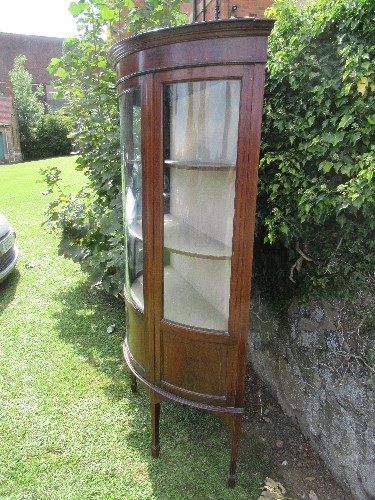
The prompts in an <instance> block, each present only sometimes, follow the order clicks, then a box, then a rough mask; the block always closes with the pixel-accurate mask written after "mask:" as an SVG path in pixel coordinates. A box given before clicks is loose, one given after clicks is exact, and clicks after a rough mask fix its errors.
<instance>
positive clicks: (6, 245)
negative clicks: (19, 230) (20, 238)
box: [0, 212, 18, 282]
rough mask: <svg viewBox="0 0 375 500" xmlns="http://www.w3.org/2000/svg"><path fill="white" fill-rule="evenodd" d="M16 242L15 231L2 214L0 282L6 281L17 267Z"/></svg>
mask: <svg viewBox="0 0 375 500" xmlns="http://www.w3.org/2000/svg"><path fill="white" fill-rule="evenodd" d="M15 241H16V233H15V231H14V229H13V228H12V226H11V225H10V224H9V222H8V221H7V219H6V217H5V215H4V214H2V213H1V212H0V282H2V281H4V280H5V278H6V277H7V276H8V275H9V274H10V273H11V272H12V271H13V269H14V267H15V265H16V262H17V258H18V248H17V245H16V243H15Z"/></svg>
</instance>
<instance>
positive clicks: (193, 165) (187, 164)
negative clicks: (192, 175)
mask: <svg viewBox="0 0 375 500" xmlns="http://www.w3.org/2000/svg"><path fill="white" fill-rule="evenodd" d="M164 164H165V165H166V166H167V167H173V168H180V169H188V170H234V169H235V168H236V165H235V163H220V162H205V161H190V160H183V161H178V160H164Z"/></svg>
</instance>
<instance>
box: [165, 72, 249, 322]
mask: <svg viewBox="0 0 375 500" xmlns="http://www.w3.org/2000/svg"><path fill="white" fill-rule="evenodd" d="M240 87H241V82H240V80H203V81H194V82H181V83H174V84H168V85H165V86H164V193H163V195H164V318H165V319H166V320H168V321H173V322H176V323H180V324H183V325H187V326H192V327H197V328H200V329H209V330H220V331H227V330H228V317H229V297H230V274H231V256H232V236H233V217H234V193H235V177H236V158H237V136H238V121H239V102H240Z"/></svg>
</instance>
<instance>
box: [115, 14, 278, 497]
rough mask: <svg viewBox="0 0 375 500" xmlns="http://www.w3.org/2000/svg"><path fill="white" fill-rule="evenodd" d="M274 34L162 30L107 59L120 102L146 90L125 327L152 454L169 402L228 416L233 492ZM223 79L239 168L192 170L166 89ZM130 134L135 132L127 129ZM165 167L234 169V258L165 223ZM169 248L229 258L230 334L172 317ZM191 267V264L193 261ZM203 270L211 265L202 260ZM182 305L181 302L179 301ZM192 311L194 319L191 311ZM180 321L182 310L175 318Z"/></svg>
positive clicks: (219, 28) (213, 27)
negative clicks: (170, 153)
mask: <svg viewBox="0 0 375 500" xmlns="http://www.w3.org/2000/svg"><path fill="white" fill-rule="evenodd" d="M272 26H273V21H271V20H265V19H255V20H254V19H252V20H228V21H218V22H212V23H207V24H195V25H190V26H183V27H179V28H172V29H166V30H159V31H156V32H150V33H146V34H143V35H139V36H137V37H134V38H130V39H127V40H124V41H121V42H119V43H117V44H116V45H115V46H113V47H112V49H111V50H110V55H109V57H110V59H111V60H112V61H113V63H114V64H115V65H116V69H117V75H118V90H119V95H120V96H125V95H127V93H128V92H131V91H132V90H134V89H140V120H141V132H140V133H141V160H140V163H141V174H140V175H141V181H142V217H141V222H140V223H135V224H133V225H132V226H131V227H130V226H126V231H131V232H132V233H131V234H132V238H136V240H139V241H140V242H141V243H142V255H143V275H142V279H141V281H139V283H138V284H137V291H138V292H137V293H139V294H140V296H141V297H139V300H135V298H134V297H135V296H134V295H132V293H133V292H131V293H130V291H129V290H125V297H126V311H127V324H128V327H127V337H126V339H125V341H124V357H125V360H126V362H127V365H128V366H129V369H130V371H131V376H132V389H133V390H134V391H135V389H136V381H137V380H139V381H140V382H141V383H142V384H143V385H144V386H145V387H146V388H147V390H148V393H149V396H150V405H151V419H152V446H151V448H152V453H153V455H154V456H158V454H159V449H160V446H159V416H160V403H161V401H163V400H165V399H170V400H173V401H176V402H179V403H183V404H187V405H190V406H194V407H197V408H201V409H203V410H207V411H210V412H213V413H216V414H218V415H220V416H222V417H223V418H224V419H225V420H226V421H227V422H228V423H229V424H230V425H231V427H232V445H231V461H230V468H229V476H228V485H229V486H231V487H233V486H234V484H235V469H236V461H237V454H238V447H239V439H240V432H241V422H242V415H243V412H244V397H245V374H246V365H247V341H248V328H249V324H248V323H249V305H250V291H251V270H252V254H253V238H254V221H255V205H256V189H257V172H258V160H259V146H260V130H261V120H262V102H263V85H264V66H265V61H266V46H267V36H268V35H269V33H270V30H271V29H272ZM222 80H224V81H225V82H230V81H232V80H236V81H239V82H240V92H239V119H238V129H237V130H238V135H237V145H236V151H237V154H236V159H235V163H234V165H229V164H228V165H226V164H225V165H224V166H223V165H222V164H218V166H217V167H215V165H213V164H211V163H205V162H204V161H202V162H201V163H199V162H198V163H197V162H195V163H194V162H193V163H192V161H191V160H186V161H176V160H175V159H173V158H171V159H169V158H166V157H165V155H166V153H165V144H166V141H168V140H171V139H170V138H169V137H167V132H166V128H165V115H166V113H167V111H165V96H164V89H165V86H166V85H172V86H173V85H174V84H181V83H184V82H189V84H193V83H194V82H200V84H201V83H202V82H206V83H204V85H206V84H207V82H214V83H215V82H218V81H222ZM228 85H229V86H230V83H228ZM202 95H203V96H205V95H206V94H202ZM171 120H172V118H171ZM124 123H125V128H126V127H127V125H126V124H127V123H129V122H128V120H127V119H124V120H123V125H122V127H123V128H124ZM124 133H128V132H127V131H126V130H125V131H124V130H122V134H124ZM204 133H205V131H204V130H202V134H204ZM132 161H133V160H132ZM165 165H166V167H168V169H176V168H182V169H186V170H188V169H190V170H192V169H193V170H194V169H196V170H204V169H206V170H207V171H208V174H207V175H209V176H210V175H211V176H212V175H213V174H212V172H213V171H214V170H215V168H216V170H219V169H223V170H225V169H227V170H229V169H231V168H235V195H234V217H233V233H232V238H231V243H232V246H231V248H230V249H229V253H228V250H227V249H226V250H225V251H224V250H221V248H222V247H221V246H220V245H221V244H218V243H217V242H212V240H210V238H209V237H208V236H205V235H202V233H201V232H200V231H199V230H196V229H194V228H190V227H188V228H187V229H186V227H185V226H184V225H183V224H179V223H178V221H177V222H176V221H175V219H173V217H172V216H171V217H169V218H168V217H166V215H165V206H164V203H165V202H164V201H163V186H164V183H165V173H164V172H165V171H164V168H165ZM168 172H169V170H168ZM173 175H174V176H176V174H173ZM192 175H194V173H193V174H192ZM176 178H177V177H176ZM212 178H213V177H212ZM218 178H219V181H215V182H219V183H220V179H221V178H220V176H218ZM224 187H225V186H224ZM219 216H220V215H219V214H218V217H219ZM202 217H203V218H204V214H202ZM168 224H169V225H168ZM176 224H177V229H176V228H175V225H176ZM203 225H204V219H203ZM169 226H171V227H172V229H173V228H174V229H173V230H174V231H175V233H173V231H172V230H171V229H170V227H169ZM184 232H185V233H186V235H187V236H186V238H185V237H184ZM176 235H177V236H176ZM128 238H129V236H128ZM165 242H167V244H166V243H165ZM176 242H177V243H176ZM188 242H190V247H189V245H188ZM210 245H211V246H210ZM205 247H207V248H208V249H207V251H206V254H205V255H202V254H201V253H202V252H203V253H204V251H203V250H200V249H201V248H205ZM166 250H167V251H169V252H170V253H171V254H174V253H177V254H181V255H182V256H183V258H184V256H191V255H193V257H194V256H198V258H207V260H211V261H212V260H213V259H230V294H229V315H228V319H227V327H210V324H211V323H210V321H211V322H212V325H215V324H216V323H214V319H212V318H213V317H212V318H211V316H210V318H209V322H208V325H209V327H206V326H205V327H201V326H199V325H200V324H201V325H203V324H204V325H205V324H206V323H204V322H203V320H201V319H200V318H199V317H198V318H194V320H193V321H192V324H190V325H189V324H186V323H188V321H185V320H184V321H178V320H176V319H173V320H172V319H171V318H166V317H165V311H167V310H168V307H169V304H166V303H165V301H167V302H168V301H169V297H168V295H167V288H168V286H170V285H169V283H173V280H172V277H170V275H169V274H168V273H169V271H168V272H167V270H166V269H167V268H166V267H165V266H166V265H167V264H166V262H165V259H166V257H165V255H166V253H165V252H166ZM194 252H197V254H196V255H195V254H194ZM221 253H222V255H221ZM186 262H187V264H186V266H188V262H189V261H187V260H186ZM191 262H193V261H191ZM200 265H201V266H202V265H204V264H202V263H201V261H200ZM187 269H188V268H187ZM167 277H168V285H167V282H166V281H165V280H166V279H167ZM192 279H193V278H192ZM178 283H180V282H178ZM193 285H194V282H193ZM134 290H135V285H134ZM182 290H184V288H183V286H182V281H181V287H180V286H177V287H176V291H175V292H173V295H178V294H179V293H180V294H183V293H185V292H182ZM134 293H135V292H134ZM186 293H188V292H186ZM171 298H174V297H172V296H171ZM183 302H184V296H183V295H182V297H180V302H177V303H178V304H182V303H183ZM202 303H203V302H202ZM178 307H182V306H181V305H179V306H178ZM178 307H177V309H178ZM184 307H185V305H184ZM186 307H187V308H188V306H186ZM202 307H203V306H202ZM203 309H204V307H203ZM169 310H170V308H169ZM182 312H183V311H182ZM187 312H188V314H190V313H191V315H194V310H191V311H189V310H188V311H187ZM178 313H179V311H178V310H177V311H176V314H177V317H178ZM185 313H186V312H185ZM185 315H186V314H185ZM181 317H182V316H181ZM218 324H220V323H218ZM223 324H224V323H223Z"/></svg>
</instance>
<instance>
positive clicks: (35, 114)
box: [9, 55, 44, 159]
mask: <svg viewBox="0 0 375 500" xmlns="http://www.w3.org/2000/svg"><path fill="white" fill-rule="evenodd" d="M26 60H27V58H26V56H24V55H19V56H17V57H16V58H15V59H14V65H13V69H12V70H11V71H10V72H9V77H10V81H11V83H12V87H13V103H14V109H15V112H16V114H17V118H18V124H19V130H20V141H21V151H22V154H23V155H24V158H25V159H29V158H32V157H33V153H32V151H33V142H34V137H33V132H34V128H35V127H36V125H37V123H38V121H39V120H40V119H41V118H42V116H43V114H44V105H43V103H42V102H41V101H40V99H39V98H40V97H42V95H43V90H42V89H41V88H40V87H38V88H37V89H35V90H33V87H32V75H31V74H30V73H29V72H28V71H27V69H26V68H25V63H26Z"/></svg>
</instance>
